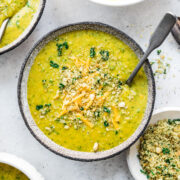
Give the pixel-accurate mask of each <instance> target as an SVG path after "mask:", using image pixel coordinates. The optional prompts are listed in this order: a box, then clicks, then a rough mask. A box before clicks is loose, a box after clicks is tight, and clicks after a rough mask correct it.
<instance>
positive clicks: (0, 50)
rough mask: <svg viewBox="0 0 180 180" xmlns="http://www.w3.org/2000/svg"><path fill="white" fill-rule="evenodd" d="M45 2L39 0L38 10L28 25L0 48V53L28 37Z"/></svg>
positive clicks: (12, 47)
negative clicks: (17, 35) (16, 36)
mask: <svg viewBox="0 0 180 180" xmlns="http://www.w3.org/2000/svg"><path fill="white" fill-rule="evenodd" d="M45 2H46V0H40V3H39V7H38V10H37V12H36V13H35V15H34V17H33V19H32V21H31V23H30V24H29V26H28V27H27V28H26V29H25V30H24V32H23V33H22V34H21V35H20V36H19V37H18V38H17V39H16V40H15V41H13V42H12V43H10V44H8V45H7V46H4V47H2V48H0V55H1V54H3V53H5V52H8V51H10V50H12V49H14V48H15V47H17V46H18V45H20V44H21V43H22V42H23V41H25V40H26V39H27V38H28V36H29V35H30V34H31V33H32V31H33V30H34V28H35V27H36V25H37V23H38V22H39V20H40V18H41V15H42V13H43V10H44V7H45Z"/></svg>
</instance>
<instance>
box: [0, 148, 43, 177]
mask: <svg viewBox="0 0 180 180" xmlns="http://www.w3.org/2000/svg"><path fill="white" fill-rule="evenodd" d="M0 163H4V164H8V165H10V166H12V167H15V168H16V169H18V170H20V171H21V172H23V173H24V174H25V175H26V176H27V177H28V178H29V179H30V180H44V178H43V177H42V176H41V175H40V174H39V173H38V172H37V170H36V169H35V168H34V167H33V166H32V165H30V164H29V163H28V162H26V161H24V160H23V159H21V158H18V157H16V156H15V155H12V154H8V153H4V152H1V153H0Z"/></svg>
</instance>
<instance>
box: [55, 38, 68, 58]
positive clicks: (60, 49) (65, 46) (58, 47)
mask: <svg viewBox="0 0 180 180" xmlns="http://www.w3.org/2000/svg"><path fill="white" fill-rule="evenodd" d="M56 46H57V51H58V56H62V50H63V47H64V48H65V49H69V45H68V43H67V42H66V41H65V42H64V43H62V44H58V43H57V44H56Z"/></svg>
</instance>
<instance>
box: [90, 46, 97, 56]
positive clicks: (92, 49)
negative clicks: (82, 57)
mask: <svg viewBox="0 0 180 180" xmlns="http://www.w3.org/2000/svg"><path fill="white" fill-rule="evenodd" d="M95 55H96V52H95V48H91V49H90V57H91V58H93V57H95Z"/></svg>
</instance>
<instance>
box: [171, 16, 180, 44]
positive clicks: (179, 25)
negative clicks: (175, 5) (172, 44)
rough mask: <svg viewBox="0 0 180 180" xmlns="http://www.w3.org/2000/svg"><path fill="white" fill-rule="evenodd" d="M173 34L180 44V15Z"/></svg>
mask: <svg viewBox="0 0 180 180" xmlns="http://www.w3.org/2000/svg"><path fill="white" fill-rule="evenodd" d="M172 35H173V36H174V38H175V40H176V41H177V43H178V44H179V45H180V17H178V18H177V21H176V24H175V25H174V27H173V29H172Z"/></svg>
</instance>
